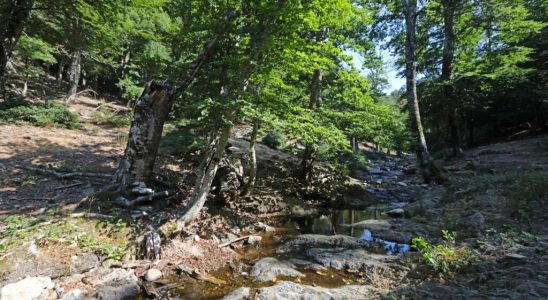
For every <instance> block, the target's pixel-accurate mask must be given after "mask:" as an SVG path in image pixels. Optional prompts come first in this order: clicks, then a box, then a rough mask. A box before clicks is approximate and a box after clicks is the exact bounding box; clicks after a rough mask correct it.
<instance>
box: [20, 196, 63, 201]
mask: <svg viewBox="0 0 548 300" xmlns="http://www.w3.org/2000/svg"><path fill="white" fill-rule="evenodd" d="M10 200H11V201H36V200H45V201H53V200H55V198H43V197H37V198H19V199H18V198H10Z"/></svg>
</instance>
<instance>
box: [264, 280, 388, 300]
mask: <svg viewBox="0 0 548 300" xmlns="http://www.w3.org/2000/svg"><path fill="white" fill-rule="evenodd" d="M377 297H378V292H377V290H376V289H374V288H373V287H370V286H359V285H348V286H344V287H341V288H333V289H328V288H321V287H314V286H309V285H302V284H297V283H294V282H289V281H282V282H280V283H278V284H277V285H274V286H271V287H265V288H261V289H259V290H258V291H257V295H256V296H255V300H280V299H284V300H343V299H355V300H363V299H375V298H377Z"/></svg>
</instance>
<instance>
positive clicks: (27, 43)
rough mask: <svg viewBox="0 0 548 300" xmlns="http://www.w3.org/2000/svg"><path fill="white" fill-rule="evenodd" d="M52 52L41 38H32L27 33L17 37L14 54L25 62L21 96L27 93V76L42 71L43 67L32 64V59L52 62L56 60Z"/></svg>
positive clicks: (47, 62) (51, 48)
mask: <svg viewBox="0 0 548 300" xmlns="http://www.w3.org/2000/svg"><path fill="white" fill-rule="evenodd" d="M54 52H55V49H53V47H51V46H50V45H48V44H47V43H46V42H44V41H42V40H41V39H38V38H32V37H29V36H27V35H23V36H22V37H21V38H20V39H19V43H18V44H17V47H16V49H15V54H16V55H17V56H18V57H19V58H20V59H21V60H23V62H24V63H25V66H24V68H23V76H24V83H23V91H22V95H23V97H25V96H26V95H27V88H28V79H29V76H32V75H37V74H41V73H43V68H41V67H35V66H34V65H33V63H34V60H40V61H42V62H43V63H45V64H47V65H51V64H54V63H55V62H56V60H55V57H54V56H53V53H54Z"/></svg>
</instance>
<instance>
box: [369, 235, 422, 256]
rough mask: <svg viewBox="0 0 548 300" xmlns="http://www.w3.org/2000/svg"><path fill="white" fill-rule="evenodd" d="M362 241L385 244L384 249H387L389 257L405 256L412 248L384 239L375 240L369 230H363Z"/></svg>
mask: <svg viewBox="0 0 548 300" xmlns="http://www.w3.org/2000/svg"><path fill="white" fill-rule="evenodd" d="M360 239H362V240H364V241H374V242H379V243H381V244H384V248H385V249H386V254H388V255H392V254H403V253H406V252H409V250H411V247H410V246H409V245H407V244H399V243H396V242H390V241H385V240H383V239H379V238H374V237H373V234H372V233H371V231H369V230H367V229H364V230H363V232H362V235H361V236H360Z"/></svg>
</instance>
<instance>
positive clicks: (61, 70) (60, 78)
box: [57, 57, 65, 86]
mask: <svg viewBox="0 0 548 300" xmlns="http://www.w3.org/2000/svg"><path fill="white" fill-rule="evenodd" d="M64 72H65V59H64V57H62V58H60V59H59V71H58V72H57V84H58V85H59V86H60V85H61V83H62V82H63V73H64Z"/></svg>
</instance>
